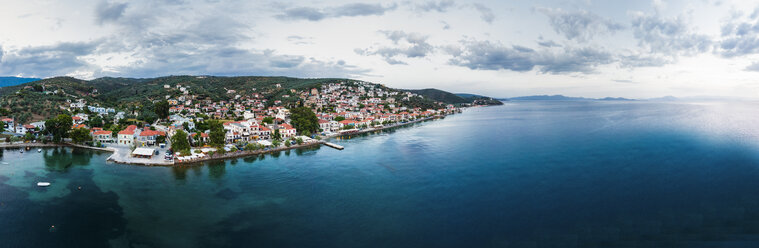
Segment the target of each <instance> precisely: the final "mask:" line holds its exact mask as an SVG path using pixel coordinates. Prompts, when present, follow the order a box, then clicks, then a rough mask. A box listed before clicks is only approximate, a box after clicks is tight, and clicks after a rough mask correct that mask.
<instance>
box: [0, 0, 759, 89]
mask: <svg viewBox="0 0 759 248" xmlns="http://www.w3.org/2000/svg"><path fill="white" fill-rule="evenodd" d="M0 6H2V8H0V76H24V77H43V78H44V77H53V76H63V75H66V76H73V77H76V78H81V79H92V78H98V77H103V76H112V77H158V76H167V75H218V76H239V75H254V76H292V77H305V78H316V77H341V78H342V77H345V78H353V79H359V80H365V81H370V82H374V83H381V84H384V85H387V86H390V87H395V88H405V89H420V88H438V89H442V90H446V91H450V92H457V93H458V92H462V93H463V92H466V93H475V94H483V95H488V96H494V97H513V96H523V95H542V94H564V95H569V96H584V97H606V96H611V97H629V98H649V97H660V96H665V95H672V96H679V97H685V96H728V97H744V98H759V3H757V2H755V1H727V0H696V1H666V0H655V1H594V0H578V1H571V0H570V1H556V0H545V1H541V0H537V1H460V0H436V1H406V0H402V1H377V2H371V1H238V0H205V1H189V0H187V1H183V0H163V1H158V0H144V1H140V0H133V1H126V0H103V1H93V0H66V1H64V0H25V1H11V0H0Z"/></svg>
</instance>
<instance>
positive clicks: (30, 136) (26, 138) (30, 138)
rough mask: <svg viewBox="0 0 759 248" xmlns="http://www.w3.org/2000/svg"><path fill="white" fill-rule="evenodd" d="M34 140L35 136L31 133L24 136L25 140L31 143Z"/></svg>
mask: <svg viewBox="0 0 759 248" xmlns="http://www.w3.org/2000/svg"><path fill="white" fill-rule="evenodd" d="M33 139H34V134H32V132H31V131H30V132H26V134H25V135H24V140H26V141H30V140H33Z"/></svg>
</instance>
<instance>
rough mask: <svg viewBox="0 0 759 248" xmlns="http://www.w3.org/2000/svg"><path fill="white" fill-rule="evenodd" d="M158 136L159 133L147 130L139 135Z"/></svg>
mask: <svg viewBox="0 0 759 248" xmlns="http://www.w3.org/2000/svg"><path fill="white" fill-rule="evenodd" d="M160 134H161V132H159V131H155V130H150V129H148V130H144V131H142V132H141V133H140V136H157V135H160Z"/></svg>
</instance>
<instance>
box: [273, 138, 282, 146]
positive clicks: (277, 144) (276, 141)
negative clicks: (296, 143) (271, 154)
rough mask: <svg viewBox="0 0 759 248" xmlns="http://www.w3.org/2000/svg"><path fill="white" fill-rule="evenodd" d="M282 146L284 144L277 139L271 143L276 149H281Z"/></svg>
mask: <svg viewBox="0 0 759 248" xmlns="http://www.w3.org/2000/svg"><path fill="white" fill-rule="evenodd" d="M280 144H282V142H280V141H279V140H278V139H275V140H274V141H272V142H271V145H272V146H274V147H279V145H280Z"/></svg>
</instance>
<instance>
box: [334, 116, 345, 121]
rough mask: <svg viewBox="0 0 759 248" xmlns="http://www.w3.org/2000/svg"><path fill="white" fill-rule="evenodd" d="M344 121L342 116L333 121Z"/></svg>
mask: <svg viewBox="0 0 759 248" xmlns="http://www.w3.org/2000/svg"><path fill="white" fill-rule="evenodd" d="M344 120H345V117H343V116H338V117H335V121H344Z"/></svg>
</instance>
